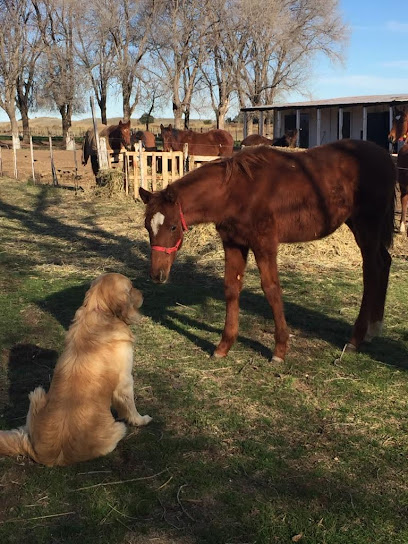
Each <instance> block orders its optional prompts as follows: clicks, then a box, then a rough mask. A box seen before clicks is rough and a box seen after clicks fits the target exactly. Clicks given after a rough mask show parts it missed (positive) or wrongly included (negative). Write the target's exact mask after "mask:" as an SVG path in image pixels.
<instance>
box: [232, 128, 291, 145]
mask: <svg viewBox="0 0 408 544" xmlns="http://www.w3.org/2000/svg"><path fill="white" fill-rule="evenodd" d="M297 135H298V131H297V129H293V130H287V131H286V132H285V134H284V135H283V136H281V137H280V138H275V139H274V140H271V139H270V138H266V137H265V136H261V135H260V134H250V135H249V136H247V137H246V138H244V139H243V140H242V142H241V147H249V146H251V145H273V146H275V147H296V140H297Z"/></svg>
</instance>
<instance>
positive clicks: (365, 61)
mask: <svg viewBox="0 0 408 544" xmlns="http://www.w3.org/2000/svg"><path fill="white" fill-rule="evenodd" d="M391 6H392V4H390V3H389V2H387V1H385V0H340V9H341V11H342V14H343V18H344V20H345V21H346V22H347V23H348V24H349V25H350V27H351V37H350V41H349V45H348V47H347V50H346V56H345V61H344V65H343V66H342V65H340V64H335V65H333V64H330V63H329V62H328V61H327V60H326V59H319V60H318V62H316V64H315V68H314V72H313V76H312V77H311V78H310V82H309V86H308V88H305V91H307V92H306V94H303V95H299V94H297V93H294V94H293V95H291V96H288V97H285V98H283V101H285V102H286V101H296V100H308V99H325V98H337V97H344V96H360V95H370V94H408V10H403V9H401V7H402V6H403V2H402V3H401V2H400V3H399V4H398V3H397V4H395V6H394V8H395V9H390V7H391ZM404 13H405V15H404ZM141 113H142V112H141V111H140V112H139V111H136V112H135V115H136V116H139V115H140V114H141ZM41 114H42V113H37V114H35V115H37V116H39V115H41ZM45 115H46V113H45ZM48 115H52V116H55V117H58V114H56V113H51V114H48ZM88 115H89V114H85V115H83V116H81V117H86V116H88ZM121 115H122V108H121V103H120V101H119V100H118V99H117V97H116V98H114V99H113V100H112V102H111V103H110V104H109V107H108V116H109V117H120V116H121ZM163 116H166V117H171V111H164V112H163ZM193 117H196V115H194V114H193ZM0 120H1V121H7V120H8V118H7V116H6V114H5V113H4V112H3V110H0Z"/></svg>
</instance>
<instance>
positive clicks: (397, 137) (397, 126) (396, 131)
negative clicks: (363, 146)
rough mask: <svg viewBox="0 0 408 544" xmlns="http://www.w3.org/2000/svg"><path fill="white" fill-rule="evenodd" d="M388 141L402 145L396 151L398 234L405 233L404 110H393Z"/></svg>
mask: <svg viewBox="0 0 408 544" xmlns="http://www.w3.org/2000/svg"><path fill="white" fill-rule="evenodd" d="M388 139H389V140H390V142H391V143H392V144H393V145H395V144H396V143H397V142H400V143H401V144H403V145H402V147H401V148H400V150H399V151H398V157H397V172H398V185H399V188H400V199H401V218H400V232H406V225H405V223H406V220H407V208H408V113H407V112H406V111H405V110H397V109H396V110H395V116H394V119H393V123H392V128H391V130H390V133H389V134H388Z"/></svg>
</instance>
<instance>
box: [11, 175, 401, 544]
mask: <svg viewBox="0 0 408 544" xmlns="http://www.w3.org/2000/svg"><path fill="white" fill-rule="evenodd" d="M0 187H1V191H0V209H1V219H0V221H1V229H0V233H1V239H0V245H1V247H2V252H1V253H0V262H1V271H0V285H1V287H2V289H1V294H0V315H1V318H0V344H1V346H2V349H1V352H0V357H1V358H0V426H1V428H2V429H9V428H13V427H16V426H18V425H20V424H23V422H24V417H25V414H26V411H27V405H28V399H27V395H28V392H29V391H30V390H31V389H33V388H34V387H35V386H37V385H40V384H43V385H44V386H45V387H46V388H47V387H48V385H49V380H50V376H51V374H52V369H53V366H54V365H55V361H56V359H57V356H58V353H60V352H61V350H62V347H63V343H64V335H65V332H66V329H67V327H68V326H69V323H70V321H71V319H72V317H73V315H74V312H75V310H76V309H77V307H78V306H79V305H80V304H81V302H82V299H83V295H84V292H85V290H86V289H87V288H88V286H89V283H90V281H92V279H94V278H95V277H96V276H97V275H99V274H100V273H103V272H107V271H117V272H121V273H124V274H126V275H128V276H129V277H130V278H132V280H133V282H134V284H135V286H136V287H138V288H140V289H141V290H142V292H143V294H144V299H145V301H144V305H143V307H142V310H143V317H142V319H141V321H140V323H139V324H138V325H136V326H135V327H134V328H133V330H134V332H135V335H136V344H135V364H134V374H135V395H136V397H137V405H138V407H140V409H141V410H144V412H147V413H149V414H150V415H152V416H153V418H154V421H153V422H152V423H151V425H150V426H149V427H148V428H147V427H146V428H145V429H131V428H130V429H129V433H128V435H127V437H126V438H125V439H124V440H123V441H121V442H120V443H119V445H118V447H117V448H116V450H115V451H114V452H112V454H110V455H108V456H106V457H103V458H101V459H97V460H95V461H92V462H89V463H82V464H80V465H75V466H73V467H66V468H53V469H49V468H45V467H42V466H38V465H35V464H34V463H32V462H30V461H29V460H27V459H12V458H8V459H5V458H0V464H1V473H2V477H1V479H0V484H1V494H0V541H1V542H7V544H17V543H18V544H20V543H21V542H28V541H30V542H38V543H39V544H40V543H43V542H63V543H64V544H79V543H81V542H86V543H87V544H93V543H95V544H111V543H112V542H115V543H121V544H122V543H123V544H129V543H132V544H153V543H157V542H158V543H160V544H209V543H211V544H220V543H227V542H231V543H232V542H234V543H243V542H251V543H255V542H256V543H257V544H271V543H274V542H277V543H279V544H280V543H286V542H288V543H290V542H305V543H308V544H322V543H324V542H328V543H329V542H330V544H350V543H353V544H372V542H375V543H376V544H377V543H378V544H389V543H390V542H392V543H393V544H405V543H406V542H407V539H408V533H407V526H406V508H405V504H406V500H407V485H408V471H407V466H406V455H407V453H408V442H407V436H408V433H407V428H406V413H407V409H408V406H407V395H406V390H407V387H408V378H407V368H408V356H407V353H408V351H407V350H408V344H407V341H408V339H407V333H406V319H405V316H406V311H407V302H406V301H407V298H408V288H407V282H406V278H407V274H408V251H407V238H406V237H403V236H401V235H397V236H396V238H395V243H394V248H393V250H392V253H393V258H394V262H393V265H392V269H391V277H390V288H389V293H388V299H387V306H386V317H385V331H384V334H383V336H382V337H381V338H379V339H376V340H374V341H373V343H372V344H371V345H367V346H365V347H364V349H363V350H362V351H361V353H357V354H347V355H346V356H345V357H344V358H343V359H342V361H341V363H340V364H334V359H335V358H336V357H338V356H339V354H340V351H341V348H342V346H343V344H344V341H345V339H347V337H348V335H349V332H350V327H351V324H352V322H353V320H354V318H355V315H356V312H357V310H358V304H359V299H360V296H361V258H360V255H359V252H358V250H357V247H356V244H355V242H354V240H353V237H352V235H351V234H350V232H349V231H348V229H347V228H346V227H342V228H341V229H339V231H337V232H336V233H335V234H334V235H333V236H331V237H330V238H327V239H325V240H322V241H319V242H315V243H311V244H294V245H285V246H282V247H281V250H280V254H279V261H280V274H281V280H282V285H283V290H284V298H285V310H286V314H287V319H288V324H289V327H290V332H291V341H290V351H289V353H288V357H287V360H286V361H285V363H281V364H271V363H270V362H269V358H270V356H271V348H272V344H273V322H272V320H271V318H270V310H269V308H268V305H267V303H266V301H265V298H264V296H263V294H262V291H261V288H260V285H259V277H258V274H257V271H256V267H255V263H254V261H253V258H252V257H251V258H250V260H249V267H248V271H247V274H246V280H245V287H244V290H243V293H242V304H241V332H240V336H239V339H238V342H237V344H236V346H235V347H234V349H233V350H232V351H231V352H230V355H229V356H228V358H226V359H222V360H214V359H211V358H210V355H211V353H212V350H213V348H214V345H215V344H216V342H217V340H218V339H219V334H220V330H221V329H222V322H223V318H224V310H225V304H224V294H223V281H222V276H223V269H224V260H223V251H222V246H221V243H220V241H219V240H218V238H217V236H216V235H215V230H214V227H213V226H205V225H201V226H197V227H194V228H193V229H191V230H190V231H188V232H187V233H186V237H185V241H184V244H183V248H182V251H181V252H180V254H179V255H178V256H177V260H176V263H175V265H174V268H173V274H172V278H171V281H170V282H169V283H168V284H167V285H165V286H157V285H154V284H152V283H151V282H150V281H149V280H148V269H149V253H150V250H149V246H148V237H147V233H146V231H145V229H144V227H143V217H144V206H143V205H142V204H141V203H135V202H133V200H131V199H129V198H124V197H123V195H120V194H118V195H116V198H109V197H108V195H107V194H106V192H104V190H103V189H93V188H86V189H85V190H84V191H83V192H79V193H77V194H75V193H74V192H73V191H67V190H64V189H63V188H54V187H49V186H46V185H38V186H36V187H34V186H32V185H30V184H29V185H27V184H26V183H22V182H18V181H15V180H10V179H5V178H3V179H0Z"/></svg>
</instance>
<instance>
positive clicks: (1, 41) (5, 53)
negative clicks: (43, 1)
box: [0, 0, 38, 148]
mask: <svg viewBox="0 0 408 544" xmlns="http://www.w3.org/2000/svg"><path fill="white" fill-rule="evenodd" d="M31 15H32V14H31V12H30V4H29V2H28V1H25V0H0V24H1V27H2V30H1V32H0V107H1V108H2V109H3V110H4V111H5V112H6V113H7V115H8V117H9V119H10V125H11V134H12V139H13V146H14V147H15V148H20V139H19V134H18V122H17V117H16V99H17V97H18V96H19V97H20V96H21V94H20V90H21V85H22V80H23V79H24V78H25V76H27V74H28V73H29V70H30V68H31V69H33V68H34V64H35V62H36V59H37V58H38V57H37V52H34V50H33V49H32V47H33V43H32V41H31V38H32V32H33V29H32V26H31ZM34 41H35V40H34ZM30 58H31V60H32V62H33V63H34V64H31V66H29V62H30ZM27 91H28V94H29V90H28V89H27ZM22 109H23V112H24V111H26V110H24V108H22ZM26 121H27V123H28V115H27V118H26ZM27 127H28V125H27Z"/></svg>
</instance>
